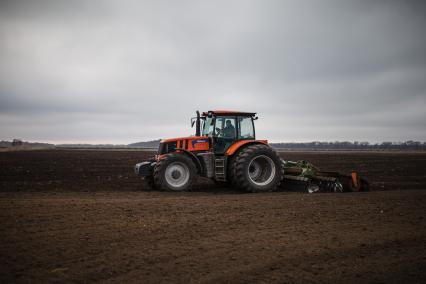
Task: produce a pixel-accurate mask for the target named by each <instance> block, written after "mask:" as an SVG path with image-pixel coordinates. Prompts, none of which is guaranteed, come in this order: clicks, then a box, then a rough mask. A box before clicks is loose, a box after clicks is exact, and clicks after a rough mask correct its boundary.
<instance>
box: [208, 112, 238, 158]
mask: <svg viewBox="0 0 426 284" xmlns="http://www.w3.org/2000/svg"><path fill="white" fill-rule="evenodd" d="M236 140H237V124H236V117H235V116H218V117H216V119H215V128H214V131H213V151H214V153H215V154H219V155H222V154H225V152H226V150H228V148H229V147H230V146H231V145H232V144H234V142H235V141H236Z"/></svg>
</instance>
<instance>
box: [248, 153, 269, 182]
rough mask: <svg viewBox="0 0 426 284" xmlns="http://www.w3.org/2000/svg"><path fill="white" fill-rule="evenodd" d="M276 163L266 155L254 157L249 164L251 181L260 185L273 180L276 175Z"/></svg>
mask: <svg viewBox="0 0 426 284" xmlns="http://www.w3.org/2000/svg"><path fill="white" fill-rule="evenodd" d="M275 171H276V170H275V163H274V161H273V160H272V159H271V158H270V157H268V156H265V155H260V156H256V157H254V158H253V159H252V160H251V161H250V163H249V166H248V176H249V178H250V181H251V182H252V183H254V184H256V185H258V186H265V185H268V184H269V183H271V182H272V180H273V179H274V177H275Z"/></svg>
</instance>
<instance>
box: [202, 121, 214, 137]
mask: <svg viewBox="0 0 426 284" xmlns="http://www.w3.org/2000/svg"><path fill="white" fill-rule="evenodd" d="M203 121H204V122H203V127H202V129H203V131H202V132H201V135H202V136H209V137H210V136H214V130H215V126H216V121H215V118H214V117H206V118H205V119H203ZM206 127H207V128H206ZM211 127H213V130H211V129H210V128H211ZM206 130H208V131H207V132H206Z"/></svg>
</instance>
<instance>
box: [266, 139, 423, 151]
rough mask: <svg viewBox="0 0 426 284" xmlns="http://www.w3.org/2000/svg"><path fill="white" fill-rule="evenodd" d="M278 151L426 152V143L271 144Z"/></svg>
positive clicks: (315, 142) (346, 142)
mask: <svg viewBox="0 0 426 284" xmlns="http://www.w3.org/2000/svg"><path fill="white" fill-rule="evenodd" d="M271 145H272V147H274V148H277V149H305V150H309V149H312V150H413V151H424V150H426V142H419V141H412V140H408V141H405V142H381V143H374V144H373V143H369V142H359V141H354V142H350V141H343V142H341V141H335V142H320V141H314V142H304V143H303V142H302V143H301V142H294V143H292V142H290V143H271Z"/></svg>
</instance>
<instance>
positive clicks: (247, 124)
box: [196, 110, 257, 155]
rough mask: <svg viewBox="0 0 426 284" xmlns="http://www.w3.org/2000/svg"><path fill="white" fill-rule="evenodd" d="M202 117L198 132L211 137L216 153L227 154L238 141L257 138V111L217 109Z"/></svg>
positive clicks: (205, 113)
mask: <svg viewBox="0 0 426 284" xmlns="http://www.w3.org/2000/svg"><path fill="white" fill-rule="evenodd" d="M200 119H201V121H202V122H201V121H200V123H199V124H198V123H197V127H200V130H197V132H198V133H199V134H200V135H201V136H207V137H209V138H210V139H211V141H212V147H213V149H212V150H213V152H214V153H215V154H216V155H223V154H225V153H226V151H227V150H228V149H229V148H230V147H231V146H232V145H233V144H235V143H236V142H237V141H241V140H255V139H256V133H255V128H254V120H256V119H257V117H256V113H253V112H237V111H221V110H217V111H208V112H204V113H203V115H202V117H200ZM197 120H198V116H197ZM201 128H202V130H201ZM196 134H197V133H196ZM196 136H197V135H196Z"/></svg>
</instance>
